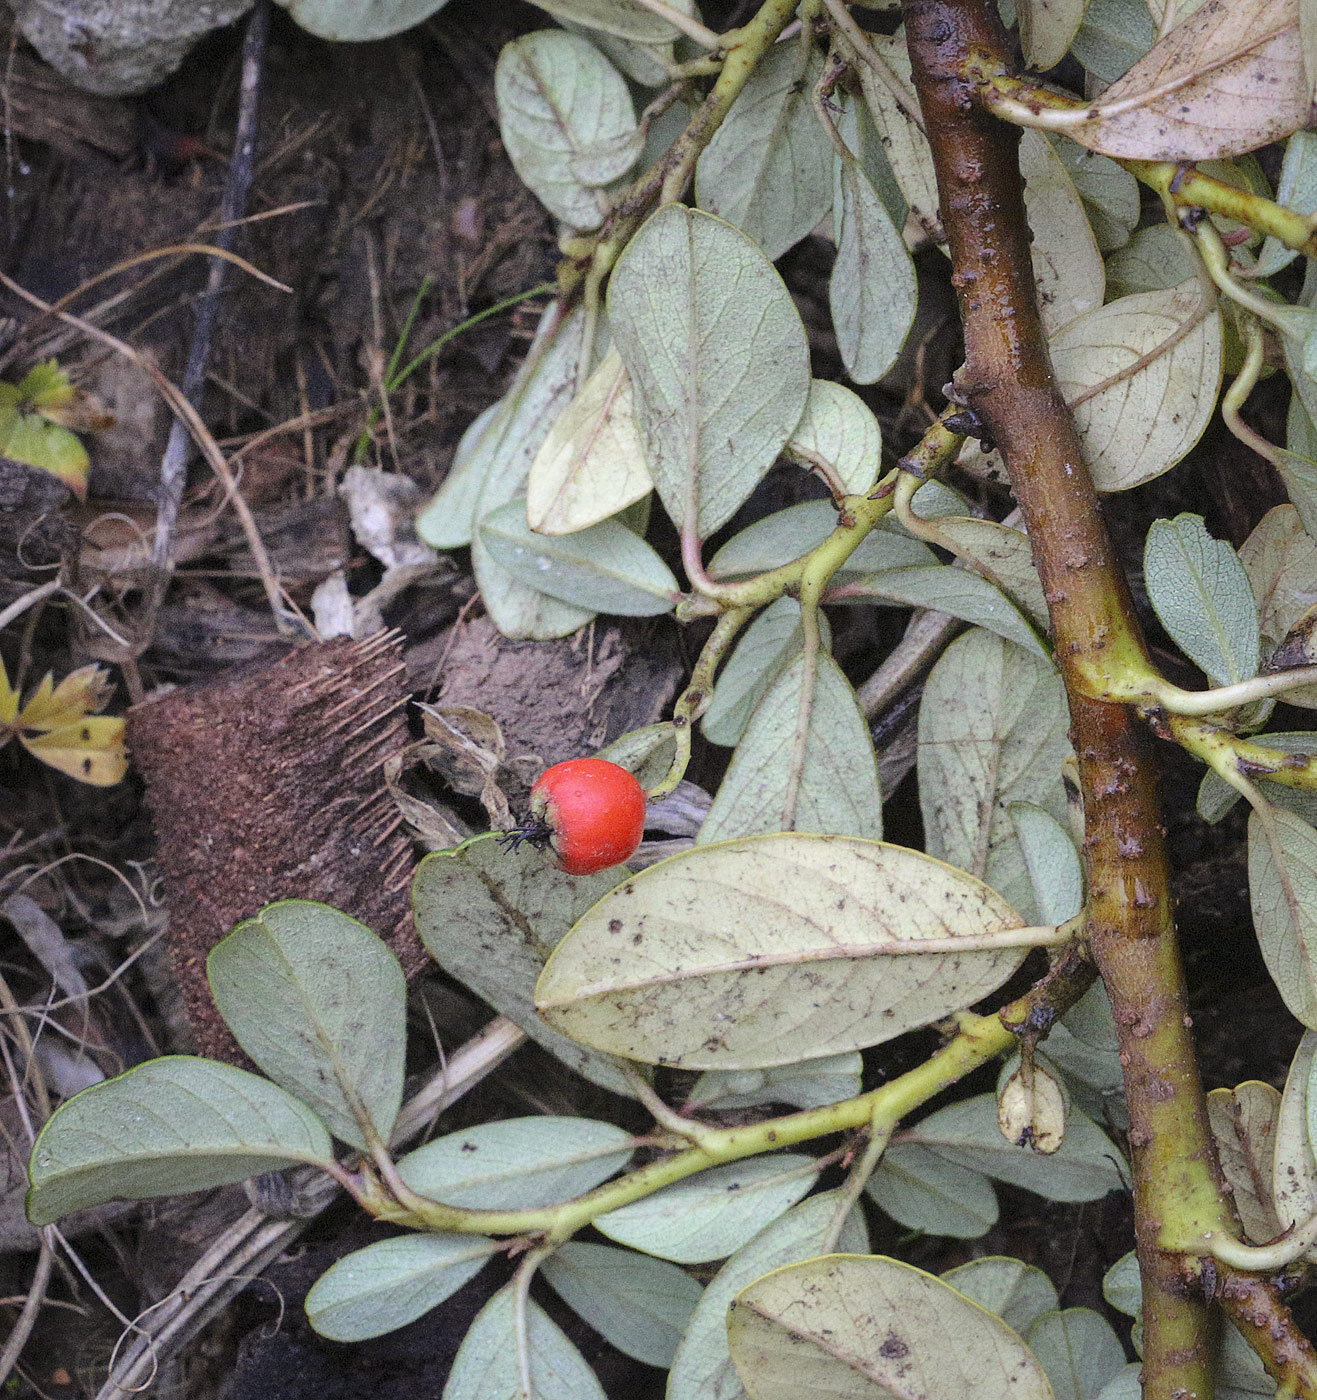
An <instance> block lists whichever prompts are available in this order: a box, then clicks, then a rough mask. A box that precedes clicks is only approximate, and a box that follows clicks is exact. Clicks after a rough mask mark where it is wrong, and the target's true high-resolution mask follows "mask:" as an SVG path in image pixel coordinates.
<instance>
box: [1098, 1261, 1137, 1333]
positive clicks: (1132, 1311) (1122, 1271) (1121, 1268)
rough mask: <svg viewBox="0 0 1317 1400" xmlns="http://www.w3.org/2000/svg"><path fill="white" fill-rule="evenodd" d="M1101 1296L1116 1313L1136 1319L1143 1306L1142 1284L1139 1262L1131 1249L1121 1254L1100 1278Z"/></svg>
mask: <svg viewBox="0 0 1317 1400" xmlns="http://www.w3.org/2000/svg"><path fill="white" fill-rule="evenodd" d="M1102 1296H1103V1297H1104V1298H1105V1299H1106V1300H1107V1302H1108V1303H1110V1304H1111V1306H1112V1307H1113V1308H1115V1310H1116V1311H1117V1312H1122V1313H1124V1314H1126V1316H1127V1317H1137V1316H1138V1312H1139V1309H1140V1308H1142V1306H1143V1284H1142V1282H1141V1280H1140V1278H1139V1261H1138V1257H1137V1256H1136V1255H1135V1253H1134V1251H1133V1250H1132V1249H1131V1250H1130V1252H1129V1253H1128V1254H1122V1255H1121V1256H1120V1258H1119V1259H1117V1260H1116V1262H1115V1263H1114V1264H1113V1265H1112V1266H1111V1267H1110V1268H1109V1269H1108V1270H1107V1272H1106V1273H1105V1274H1104V1275H1103V1277H1102Z"/></svg>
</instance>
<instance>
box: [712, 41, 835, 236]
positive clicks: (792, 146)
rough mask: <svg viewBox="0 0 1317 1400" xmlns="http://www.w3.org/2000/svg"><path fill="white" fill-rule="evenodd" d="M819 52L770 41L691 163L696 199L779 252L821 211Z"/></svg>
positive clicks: (826, 145)
mask: <svg viewBox="0 0 1317 1400" xmlns="http://www.w3.org/2000/svg"><path fill="white" fill-rule="evenodd" d="M822 73H823V55H822V54H821V53H820V52H819V51H818V49H816V48H815V47H814V45H813V44H801V43H787V44H777V45H775V46H774V47H773V48H770V49H769V51H768V53H767V54H766V55H765V56H764V57H763V58H762V59H761V60H760V61H759V62H758V63H757V64H756V65H755V68H754V71H753V72H752V73H751V74H750V77H749V80H748V81H747V82H746V84H745V86H744V87H743V88H742V89H741V92H740V94H739V95H738V96H737V98H736V101H735V102H733V103H732V107H731V110H730V111H729V112H728V113H727V116H726V118H725V120H724V121H723V124H722V125H721V126H720V127H719V128H718V130H717V131H716V132H714V135H713V140H712V141H710V142H709V144H708V145H707V146H706V147H705V149H704V151H703V153H702V154H701V156H700V159H699V163H698V164H697V165H696V167H695V198H696V203H697V204H698V205H699V207H700V208H701V209H706V210H708V212H709V213H710V214H717V215H718V216H719V217H720V218H723V219H726V220H727V221H728V223H732V224H735V225H736V226H737V228H739V229H742V230H743V231H744V232H745V233H747V234H749V236H750V237H751V238H753V239H754V241H755V242H756V243H758V244H759V246H760V247H761V248H762V249H763V250H764V254H765V256H766V257H769V258H774V259H776V258H780V257H781V256H782V254H783V253H785V252H786V251H787V249H788V248H791V247H793V246H794V245H795V244H797V243H799V242H800V240H801V239H802V238H804V237H805V235H806V234H808V233H809V232H810V231H811V230H812V229H813V228H814V226H815V225H816V224H817V223H818V222H819V221H820V220H821V219H822V218H823V216H824V215H825V214H826V213H827V212H828V208H829V204H830V201H831V199H832V182H831V179H830V175H831V158H832V144H831V142H830V141H829V139H828V135H827V132H825V131H824V129H823V127H822V125H821V124H820V123H819V120H818V118H817V117H816V116H815V115H814V104H813V91H814V87H815V85H816V84H817V83H818V80H819V78H820V77H821V76H822Z"/></svg>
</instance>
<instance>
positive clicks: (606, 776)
mask: <svg viewBox="0 0 1317 1400" xmlns="http://www.w3.org/2000/svg"><path fill="white" fill-rule="evenodd" d="M530 809H531V812H532V814H533V815H534V816H535V817H536V818H538V819H540V820H541V821H543V822H544V823H545V824H546V825H547V826H548V828H549V830H550V832H551V836H550V844H551V845H552V846H553V849H554V851H555V853H556V854H557V856H558V864H559V865H561V866H562V868H563V869H564V870H565V871H566V872H567V873H568V874H569V875H593V874H594V873H595V872H596V871H598V870H607V869H608V867H609V866H610V865H620V864H621V863H622V862H623V861H624V860H626V859H627V858H628V857H629V856H631V855H633V854H634V853H635V849H636V847H637V846H639V845H640V838H641V836H643V835H644V831H645V790H644V789H643V788H642V787H641V786H640V784H639V783H638V782H637V781H636V780H635V777H634V776H633V775H632V774H630V773H628V772H627V770H626V769H625V768H620V767H619V766H618V765H617V764H616V763H609V762H608V760H607V759H605V758H572V759H568V761H567V762H566V763H555V764H554V765H553V767H552V768H549V769H546V770H545V771H544V772H543V773H542V774H540V777H539V779H538V781H537V782H536V784H535V786H534V787H533V788H531V790H530Z"/></svg>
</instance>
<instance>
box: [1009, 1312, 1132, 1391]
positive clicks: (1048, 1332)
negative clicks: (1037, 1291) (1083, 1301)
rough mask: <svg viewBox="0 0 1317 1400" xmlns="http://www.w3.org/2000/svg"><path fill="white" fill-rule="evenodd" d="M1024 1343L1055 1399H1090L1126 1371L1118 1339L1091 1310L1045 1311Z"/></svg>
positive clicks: (1103, 1319) (1099, 1315) (1123, 1350)
mask: <svg viewBox="0 0 1317 1400" xmlns="http://www.w3.org/2000/svg"><path fill="white" fill-rule="evenodd" d="M1027 1340H1028V1343H1029V1348H1030V1350H1031V1351H1032V1352H1033V1354H1034V1355H1035V1356H1036V1357H1037V1358H1038V1360H1039V1362H1040V1363H1041V1365H1042V1368H1043V1370H1044V1371H1046V1372H1047V1379H1048V1380H1049V1381H1051V1383H1052V1390H1053V1392H1054V1394H1055V1395H1056V1400H1093V1397H1095V1396H1096V1395H1097V1394H1098V1393H1099V1392H1100V1391H1101V1390H1102V1388H1103V1386H1105V1385H1106V1384H1107V1382H1108V1381H1110V1380H1111V1379H1112V1378H1113V1377H1114V1376H1116V1375H1117V1374H1118V1373H1119V1372H1120V1371H1123V1370H1124V1369H1125V1348H1124V1347H1123V1346H1121V1344H1120V1338H1119V1337H1117V1336H1116V1334H1115V1332H1114V1331H1113V1330H1112V1326H1111V1324H1110V1323H1109V1322H1108V1321H1107V1320H1106V1318H1105V1317H1103V1316H1102V1315H1101V1313H1096V1312H1094V1311H1093V1309H1092V1308H1066V1309H1065V1310H1064V1311H1056V1312H1046V1313H1044V1314H1043V1315H1042V1316H1041V1317H1040V1318H1038V1319H1037V1320H1036V1321H1035V1322H1034V1324H1033V1326H1032V1327H1030V1328H1029V1331H1028V1334H1027Z"/></svg>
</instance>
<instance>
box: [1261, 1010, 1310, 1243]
mask: <svg viewBox="0 0 1317 1400" xmlns="http://www.w3.org/2000/svg"><path fill="white" fill-rule="evenodd" d="M1315 1059H1317V1034H1314V1033H1313V1032H1312V1031H1305V1032H1304V1033H1303V1039H1302V1040H1300V1041H1299V1046H1298V1049H1297V1050H1295V1052H1294V1058H1293V1060H1291V1061H1290V1069H1289V1073H1288V1074H1287V1075H1286V1077H1285V1089H1284V1092H1283V1093H1282V1094H1281V1096H1280V1112H1279V1113H1278V1114H1277V1117H1276V1150H1275V1155H1274V1157H1273V1159H1272V1183H1273V1185H1274V1187H1275V1193H1276V1199H1275V1206H1276V1214H1277V1216H1278V1217H1279V1219H1280V1222H1281V1224H1282V1225H1285V1226H1287V1227H1288V1226H1292V1225H1298V1224H1300V1223H1302V1222H1303V1221H1305V1220H1308V1219H1310V1218H1311V1216H1312V1214H1313V1212H1314V1211H1317V1156H1315V1155H1314V1153H1313V1148H1312V1144H1311V1141H1310V1129H1309V1115H1308V1091H1309V1080H1310V1079H1311V1077H1312V1067H1313V1063H1314V1060H1315ZM1310 1253H1311V1251H1310Z"/></svg>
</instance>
